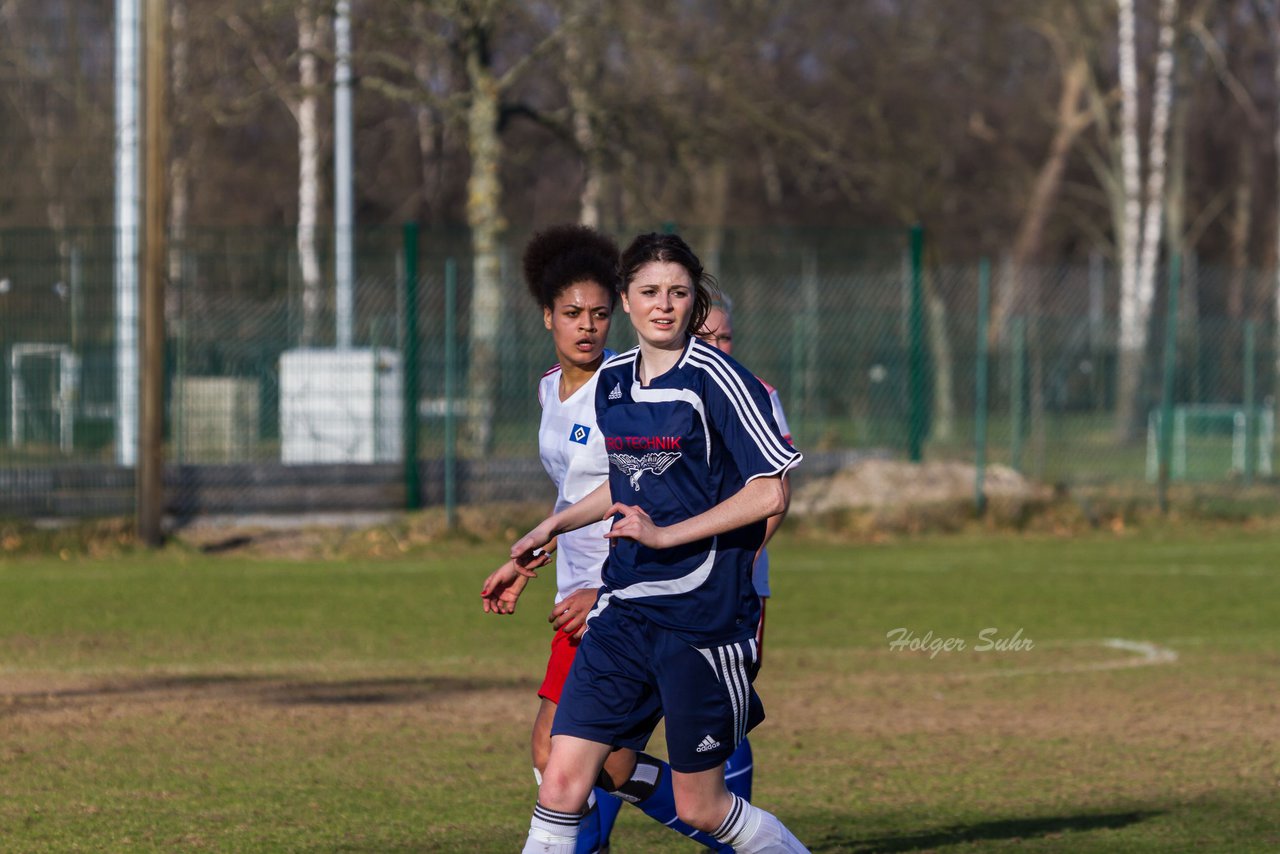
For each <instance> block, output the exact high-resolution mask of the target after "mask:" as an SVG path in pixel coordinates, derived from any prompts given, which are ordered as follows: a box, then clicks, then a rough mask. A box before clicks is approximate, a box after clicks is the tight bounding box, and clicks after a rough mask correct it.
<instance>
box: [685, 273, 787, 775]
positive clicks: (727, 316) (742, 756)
mask: <svg viewBox="0 0 1280 854" xmlns="http://www.w3.org/2000/svg"><path fill="white" fill-rule="evenodd" d="M698 337H699V338H701V339H702V340H703V341H706V342H707V343H708V344H710V345H711V346H712V347H715V348H716V349H717V350H719V351H720V352H722V353H724V354H725V355H726V356H732V355H733V300H731V299H729V295H728V294H726V293H721V294H720V295H719V297H718V298H717V299H716V301H715V303H713V304H712V306H711V310H710V311H709V312H707V319H706V321H705V322H704V323H703V324H702V328H701V329H699V330H698ZM756 379H760V378H759V377H756ZM760 383H761V385H763V386H764V390H765V391H766V392H767V393H768V395H769V405H770V407H771V408H772V411H773V420H774V421H775V422H776V423H777V425H778V432H780V433H781V434H782V438H783V439H786V441H787V444H788V445H789V444H791V428H790V427H789V426H787V416H786V414H785V413H784V412H783V411H782V399H781V397H780V396H779V395H778V390H777V389H776V388H774V387H773V386H771V385H769V384H768V383H767V382H765V381H764V380H760ZM782 483H783V486H784V487H786V486H787V480H786V479H785V478H784V479H783V481H782ZM789 495H790V492H788V496H789ZM783 515H784V514H781V513H779V514H778V515H777V516H770V517H769V519H768V521H766V522H765V532H764V543H763V544H762V545H761V546H760V552H759V553H758V554H757V555H756V561H755V565H754V566H752V568H751V584H752V586H753V587H755V589H756V594H757V595H758V596H759V597H760V625H759V627H758V628H757V629H756V643H757V645H758V652H759V657H760V660H761V661H763V660H764V622H765V615H766V606H767V605H768V602H769V596H770V595H771V591H770V589H769V551H768V549H767V548H766V546H767V545H768V544H769V541H770V540H771V539H773V535H774V534H775V533H776V532H777V530H778V526H779V525H781V524H782V518H783ZM754 773H755V760H754V757H753V756H752V753H751V742H750V740H748V739H745V738H744V739H743V740H742V743H741V744H739V745H738V749H737V751H735V752H734V754H733V755H732V756H730V757H729V759H728V761H727V762H726V763H725V780H726V782H727V783H728V785H729V788H730V790H731V791H733V792H734V793H736V794H739V795H742V797H744V798H746V799H747V800H751V781H752V777H753V775H754Z"/></svg>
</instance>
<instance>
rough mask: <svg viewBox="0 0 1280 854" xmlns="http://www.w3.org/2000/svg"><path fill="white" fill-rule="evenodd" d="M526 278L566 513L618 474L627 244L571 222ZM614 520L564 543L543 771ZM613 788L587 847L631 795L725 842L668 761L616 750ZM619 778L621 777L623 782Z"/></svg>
mask: <svg viewBox="0 0 1280 854" xmlns="http://www.w3.org/2000/svg"><path fill="white" fill-rule="evenodd" d="M523 266H524V277H525V283H526V284H527V285H528V287H529V291H530V293H531V294H532V296H533V298H534V299H535V300H536V301H537V303H538V305H539V306H540V307H541V308H542V316H543V323H544V324H545V325H546V327H547V329H548V330H549V331H550V332H551V340H552V344H553V346H554V347H555V352H556V365H555V366H554V367H552V368H551V370H549V371H547V372H546V373H545V374H544V375H543V376H542V379H541V380H540V381H539V383H538V401H539V403H541V405H542V422H541V425H540V426H539V429H538V448H539V452H540V456H541V457H542V465H543V467H544V468H545V469H546V470H547V474H548V475H550V476H551V479H552V481H553V482H554V483H555V484H556V490H557V495H556V506H555V509H556V510H557V511H558V510H562V509H564V508H566V507H568V506H570V505H571V504H573V503H574V502H575V501H577V500H579V499H581V498H583V497H585V496H586V495H588V494H590V493H591V491H592V490H594V489H595V488H596V487H597V486H599V485H600V484H601V483H603V482H604V481H605V479H606V477H607V475H608V465H609V463H608V457H607V455H606V452H605V447H604V439H603V437H602V436H601V434H600V431H599V429H598V428H597V426H596V406H595V389H596V377H597V372H598V369H599V367H600V365H601V363H602V362H603V361H604V359H605V358H606V357H607V356H612V355H613V354H612V353H611V352H610V351H608V350H606V349H605V342H606V340H607V338H608V335H609V323H610V320H611V318H612V313H613V309H614V303H615V302H616V300H617V287H616V280H617V277H618V247H617V245H616V244H615V243H614V242H613V241H612V240H610V239H609V238H608V237H605V236H604V235H602V234H600V233H598V232H596V231H594V230H592V229H590V228H586V227H583V226H561V227H557V228H552V229H549V230H547V231H544V232H542V233H541V234H538V235H537V236H536V237H534V238H533V240H531V241H530V242H529V245H528V246H527V247H526V248H525V254H524V264H523ZM608 530H609V523H608V522H598V523H597V524H595V525H591V526H588V527H585V528H582V529H579V530H576V531H570V532H566V533H564V534H562V535H561V536H560V537H559V538H558V548H557V549H556V586H557V592H556V599H555V605H554V606H553V608H552V610H551V615H550V617H548V621H549V622H551V623H552V628H553V630H554V635H553V639H552V641H551V656H550V659H549V660H548V662H547V671H546V677H545V678H544V679H543V682H542V685H541V687H540V688H539V690H538V696H539V697H540V698H541V705H540V706H539V709H538V713H537V716H536V718H535V719H534V723H533V737H532V746H533V764H534V769H535V776H537V775H540V774H541V772H542V770H543V769H544V768H545V766H546V762H547V756H548V754H549V753H550V751H551V724H552V721H553V720H554V719H555V717H556V711H557V708H558V706H559V704H560V702H561V689H562V688H563V686H564V681H565V677H566V676H567V675H568V673H569V666H570V664H572V662H573V659H574V654H575V653H576V651H577V648H578V641H579V639H580V638H581V636H582V632H583V627H584V624H585V620H586V617H587V613H588V612H589V611H590V610H591V608H592V606H593V605H594V604H595V601H596V593H597V591H598V589H599V587H600V583H601V581H600V570H601V566H602V565H603V564H604V560H605V557H606V556H607V555H608V553H609V541H608V540H607V539H605V536H604V535H605V534H606V533H607V532H608ZM527 582H528V578H527V577H526V576H524V575H521V574H519V573H518V572H517V571H516V569H515V568H514V565H513V563H512V562H510V561H509V562H508V563H507V564H504V565H503V566H502V567H500V568H499V569H498V570H496V571H494V572H493V573H492V574H491V575H490V576H489V578H488V579H486V580H485V583H484V586H483V588H482V590H481V594H480V595H481V600H482V604H483V607H484V610H485V611H486V612H488V613H493V614H510V613H514V611H515V607H516V602H517V600H518V599H519V597H520V594H521V592H523V590H524V587H525V585H526V583H527ZM605 774H606V775H607V776H605V777H604V778H602V782H604V783H606V784H608V785H607V789H608V791H609V792H612V793H616V794H617V795H618V797H610V796H609V795H606V794H605V792H604V791H599V790H597V792H596V793H595V796H594V797H593V798H592V800H593V801H594V804H595V805H594V807H593V808H592V809H591V811H590V813H589V819H588V821H587V822H585V823H584V827H583V832H582V833H581V834H580V836H579V840H578V849H577V850H578V851H581V852H592V851H597V850H600V849H602V848H604V847H606V846H607V845H608V841H609V834H610V830H611V829H612V827H613V820H614V817H615V816H616V815H617V811H618V808H619V807H620V806H621V804H622V799H626V800H630V801H632V802H634V803H636V805H637V806H638V807H639V808H640V809H641V810H643V811H644V812H646V813H647V814H649V815H650V816H652V817H653V818H655V819H657V820H658V821H660V822H662V823H663V824H666V825H668V826H670V827H671V828H672V829H673V830H676V831H677V832H681V833H684V834H685V835H687V836H690V837H691V838H694V839H695V840H696V841H699V842H702V843H703V844H704V845H707V846H708V847H716V848H718V847H720V846H719V844H718V843H717V842H716V841H715V840H714V839H712V838H711V837H710V836H708V835H706V834H701V833H698V832H697V831H695V830H694V829H693V828H691V827H688V826H687V825H684V824H683V823H682V822H679V821H678V820H677V819H676V810H675V802H674V799H673V796H672V794H671V782H670V773H669V771H668V770H667V768H666V765H665V763H663V762H661V760H658V759H655V758H654V757H651V756H647V755H644V754H640V755H639V756H637V754H636V753H635V752H634V751H631V750H621V751H616V752H614V753H612V754H611V755H610V757H609V759H608V761H607V762H606V764H605ZM614 781H620V782H618V783H615V782H614Z"/></svg>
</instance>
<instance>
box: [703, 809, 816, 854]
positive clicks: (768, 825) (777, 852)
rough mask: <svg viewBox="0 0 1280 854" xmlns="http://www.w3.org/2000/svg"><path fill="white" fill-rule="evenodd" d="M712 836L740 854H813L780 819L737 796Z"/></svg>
mask: <svg viewBox="0 0 1280 854" xmlns="http://www.w3.org/2000/svg"><path fill="white" fill-rule="evenodd" d="M711 835H712V836H714V837H715V838H716V839H717V840H719V841H720V842H723V843H724V844H726V845H728V846H730V847H732V848H733V850H734V851H736V852H737V854H809V849H808V848H805V847H804V846H803V845H802V844H800V840H798V839H796V838H795V836H794V835H792V833H791V831H789V830H787V828H786V826H785V825H783V823H782V822H780V821H778V817H777V816H775V815H774V814H773V813H770V812H766V811H765V810H762V809H760V808H759V807H753V806H751V804H749V803H747V802H746V801H744V800H743V799H742V798H740V797H738V796H737V795H734V796H733V806H732V807H730V808H729V814H728V815H727V816H725V818H724V821H723V822H721V823H720V826H719V827H718V828H716V830H715V831H714V832H713V833H712V834H711Z"/></svg>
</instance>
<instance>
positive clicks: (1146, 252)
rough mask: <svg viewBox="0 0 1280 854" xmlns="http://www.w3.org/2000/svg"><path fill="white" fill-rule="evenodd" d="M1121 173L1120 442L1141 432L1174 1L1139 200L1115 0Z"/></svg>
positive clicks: (1134, 97) (1128, 10)
mask: <svg viewBox="0 0 1280 854" xmlns="http://www.w3.org/2000/svg"><path fill="white" fill-rule="evenodd" d="M1119 10H1120V15H1119V34H1120V90H1121V91H1120V98H1121V129H1120V148H1121V171H1122V183H1123V187H1124V214H1123V218H1122V222H1121V228H1120V239H1119V246H1118V247H1117V249H1118V252H1117V254H1118V256H1119V258H1120V341H1119V349H1120V352H1119V377H1118V381H1117V392H1116V394H1117V399H1116V437H1117V439H1118V440H1120V441H1124V442H1128V441H1132V440H1133V439H1135V438H1136V437H1137V436H1138V435H1140V433H1141V429H1142V416H1143V406H1142V403H1143V400H1142V374H1143V369H1144V366H1145V362H1146V349H1147V340H1148V336H1149V333H1150V323H1151V307H1152V303H1153V302H1154V298H1155V285H1156V263H1157V261H1158V260H1159V254H1160V228H1161V222H1162V218H1163V214H1164V179H1165V165H1166V164H1165V159H1166V158H1165V145H1166V140H1167V138H1168V129H1169V111H1170V104H1171V103H1172V100H1173V97H1172V96H1173V86H1172V78H1173V35H1174V15H1175V13H1176V10H1177V3H1176V0H1161V3H1160V34H1159V47H1158V54H1157V57H1156V83H1155V95H1154V100H1153V104H1152V118H1151V137H1150V145H1149V150H1148V160H1149V163H1148V168H1147V182H1146V198H1145V207H1146V210H1145V217H1144V210H1143V207H1144V204H1143V203H1144V199H1143V197H1142V171H1143V169H1142V161H1141V156H1140V152H1139V142H1138V94H1139V93H1138V66H1137V47H1136V40H1137V34H1136V23H1135V20H1134V0H1119Z"/></svg>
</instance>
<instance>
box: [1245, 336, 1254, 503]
mask: <svg viewBox="0 0 1280 854" xmlns="http://www.w3.org/2000/svg"><path fill="white" fill-rule="evenodd" d="M1255 333H1256V326H1255V325H1254V322H1253V320H1252V319H1250V320H1246V321H1245V322H1244V483H1245V486H1248V485H1249V484H1251V483H1253V474H1254V470H1255V468H1256V463H1257V454H1255V453H1254V447H1253V441H1254V436H1256V435H1257V430H1256V427H1257V412H1255V411H1254V388H1255V387H1254V381H1255V379H1256V376H1257V371H1256V368H1255V366H1254V362H1255V361H1256V358H1255V357H1256V346H1257V339H1256V334H1255Z"/></svg>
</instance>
